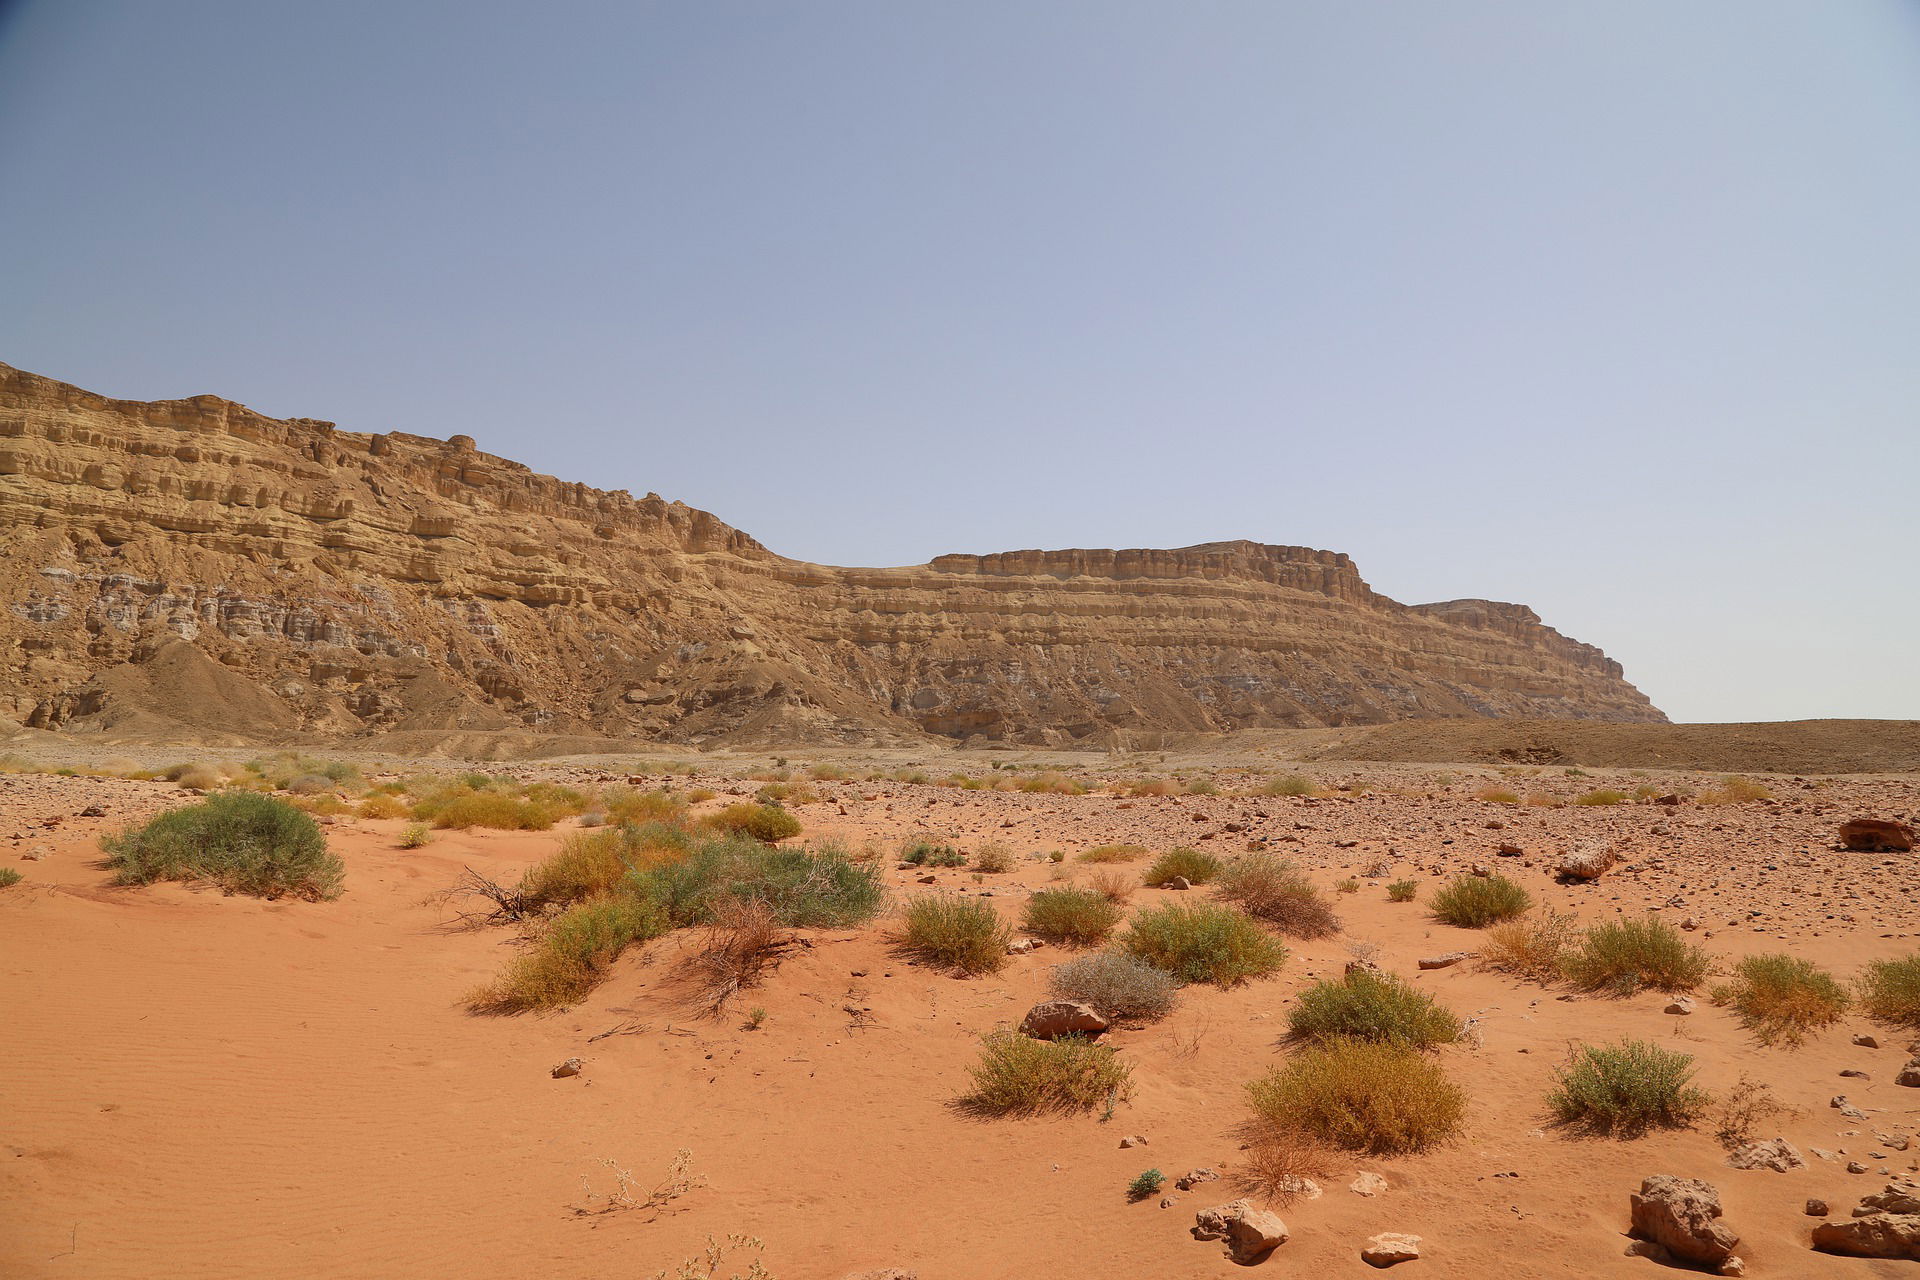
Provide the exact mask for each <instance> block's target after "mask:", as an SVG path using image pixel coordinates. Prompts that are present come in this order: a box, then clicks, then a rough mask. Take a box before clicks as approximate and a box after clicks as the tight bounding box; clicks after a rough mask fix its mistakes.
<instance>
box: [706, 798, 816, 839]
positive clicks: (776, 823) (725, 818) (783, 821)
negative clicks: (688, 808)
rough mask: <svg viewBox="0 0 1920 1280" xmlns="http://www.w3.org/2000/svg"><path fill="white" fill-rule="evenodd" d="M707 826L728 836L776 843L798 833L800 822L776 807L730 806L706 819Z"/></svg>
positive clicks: (756, 805)
mask: <svg viewBox="0 0 1920 1280" xmlns="http://www.w3.org/2000/svg"><path fill="white" fill-rule="evenodd" d="M706 825H707V826H709V827H711V828H712V829H713V830H715V831H719V832H724V833H725V834H727V835H739V836H746V837H748V838H749V839H753V840H758V841H759V842H760V843H761V844H778V843H779V842H780V841H782V840H785V839H786V838H787V837H788V836H797V835H799V834H800V819H798V818H796V817H794V816H793V815H792V814H790V813H788V812H787V811H786V810H785V809H782V808H781V807H780V806H779V805H777V804H730V805H728V806H727V807H726V808H724V809H722V810H721V811H720V812H718V813H716V814H713V815H711V816H709V817H708V818H707V819H706Z"/></svg>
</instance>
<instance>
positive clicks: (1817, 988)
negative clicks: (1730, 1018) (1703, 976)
mask: <svg viewBox="0 0 1920 1280" xmlns="http://www.w3.org/2000/svg"><path fill="white" fill-rule="evenodd" d="M1713 1002H1714V1003H1715V1004H1722V1005H1731V1006H1733V1011H1734V1012H1735V1013H1737V1014H1739V1015H1740V1022H1741V1024H1742V1025H1743V1026H1745V1027H1746V1028H1747V1030H1749V1031H1751V1032H1753V1034H1754V1035H1755V1036H1757V1037H1758V1038H1759V1039H1760V1042H1761V1043H1762V1044H1788V1045H1794V1044H1799V1043H1800V1042H1801V1041H1802V1040H1804V1039H1806V1036H1807V1032H1809V1031H1817V1030H1819V1029H1820V1028H1821V1027H1826V1026H1831V1025H1832V1024H1833V1023H1835V1022H1838V1021H1839V1020H1840V1015H1841V1014H1843V1013H1845V1012H1846V1011H1847V1006H1848V1005H1849V1004H1850V1003H1852V1001H1851V1000H1850V999H1849V998H1848V995H1847V989H1846V988H1845V987H1843V986H1841V985H1840V983H1839V981H1838V980H1837V979H1836V978H1834V976H1833V975H1832V974H1830V973H1828V972H1827V971H1826V970H1825V969H1822V968H1821V967H1820V966H1819V965H1817V964H1815V963H1813V961H1811V960H1803V959H1801V958H1800V957H1799V956H1790V955H1788V954H1786V953H1785V952H1774V953H1772V954H1769V955H1758V956H1747V957H1746V958H1745V959H1743V960H1741V961H1740V963H1738V964H1736V965H1735V966H1734V967H1733V977H1732V978H1731V979H1730V980H1729V981H1727V982H1723V983H1721V984H1719V985H1718V986H1716V987H1714V989H1713Z"/></svg>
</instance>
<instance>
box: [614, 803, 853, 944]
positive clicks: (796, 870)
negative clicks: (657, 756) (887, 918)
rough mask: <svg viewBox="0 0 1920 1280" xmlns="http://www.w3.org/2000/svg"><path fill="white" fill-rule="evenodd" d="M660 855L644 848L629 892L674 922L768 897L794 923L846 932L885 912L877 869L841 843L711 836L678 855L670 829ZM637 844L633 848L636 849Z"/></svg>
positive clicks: (701, 920)
mask: <svg viewBox="0 0 1920 1280" xmlns="http://www.w3.org/2000/svg"><path fill="white" fill-rule="evenodd" d="M648 830H649V829H648V828H641V829H640V832H641V834H640V836H639V837H637V839H638V840H640V841H646V840H649V839H652V840H658V841H661V842H663V843H662V845H661V846H659V848H660V852H658V853H657V854H654V853H649V852H648V851H647V850H646V849H645V848H641V849H640V850H639V852H638V860H639V861H641V862H642V863H651V864H652V865H641V866H639V867H638V868H637V869H636V870H635V871H633V872H632V873H631V874H630V875H629V877H628V878H627V880H626V881H625V882H624V885H623V890H624V891H625V892H628V893H635V894H638V895H640V896H643V897H646V898H649V899H651V900H653V901H655V902H657V903H659V904H660V906H661V909H662V910H664V911H665V912H666V913H667V916H668V918H669V919H670V920H671V921H672V922H673V924H674V925H675V926H676V927H679V926H683V925H695V924H710V923H712V922H713V920H714V918H715V912H716V910H717V909H719V908H720V907H722V906H723V905H724V904H725V903H726V902H728V901H729V900H737V901H744V902H764V903H766V904H767V905H768V906H769V907H771V908H772V909H773V912H774V917H775V919H776V920H778V922H779V923H780V924H782V925H785V926H787V927H789V928H814V929H841V928H847V927H849V926H852V925H857V924H863V923H865V922H866V921H868V920H871V919H873V917H874V916H875V915H877V914H879V911H880V908H881V907H882V906H883V905H884V903H885V900H886V891H885V889H884V888H883V887H882V886H881V883H880V875H879V872H878V871H876V870H875V869H874V868H873V867H872V866H870V865H863V864H860V863H857V862H854V861H853V860H852V859H851V858H849V857H847V855H846V853H845V852H844V851H843V850H841V849H839V848H838V847H837V846H830V845H829V846H823V847H821V848H819V849H817V850H808V849H785V848H775V847H772V846H769V845H763V844H761V843H759V842H758V841H756V840H751V839H747V838H744V837H737V836H736V837H730V838H719V839H714V838H709V839H706V840H704V841H699V842H697V843H690V847H688V848H687V849H686V851H685V852H684V853H683V854H678V855H677V856H676V853H675V851H673V850H672V849H671V847H670V846H667V845H665V844H664V842H665V841H666V840H667V839H668V837H667V836H666V835H664V834H662V835H655V836H649V835H648V834H647V832H648ZM632 847H633V845H631V844H630V845H629V848H632Z"/></svg>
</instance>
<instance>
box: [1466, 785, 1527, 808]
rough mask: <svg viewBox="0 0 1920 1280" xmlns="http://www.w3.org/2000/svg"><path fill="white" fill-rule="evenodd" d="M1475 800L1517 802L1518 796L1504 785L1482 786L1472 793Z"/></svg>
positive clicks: (1496, 802) (1497, 802)
mask: <svg viewBox="0 0 1920 1280" xmlns="http://www.w3.org/2000/svg"><path fill="white" fill-rule="evenodd" d="M1473 798H1474V799H1476V800H1485V801H1487V802H1488V803H1489V804H1519V803H1520V797H1519V796H1518V795H1516V794H1515V793H1514V792H1512V791H1509V790H1507V788H1505V787H1482V788H1480V789H1479V790H1478V791H1476V792H1474V793H1473Z"/></svg>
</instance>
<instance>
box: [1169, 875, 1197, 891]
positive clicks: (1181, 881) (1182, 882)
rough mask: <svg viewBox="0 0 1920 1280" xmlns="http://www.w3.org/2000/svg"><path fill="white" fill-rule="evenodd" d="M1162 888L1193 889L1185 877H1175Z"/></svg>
mask: <svg viewBox="0 0 1920 1280" xmlns="http://www.w3.org/2000/svg"><path fill="white" fill-rule="evenodd" d="M1162 887H1163V888H1167V889H1191V888H1193V881H1191V880H1189V879H1187V878H1186V877H1185V876H1175V877H1174V878H1173V879H1171V880H1169V881H1167V883H1166V884H1165V885H1163V886H1162Z"/></svg>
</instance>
